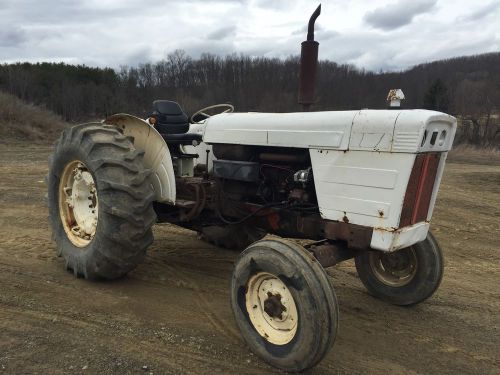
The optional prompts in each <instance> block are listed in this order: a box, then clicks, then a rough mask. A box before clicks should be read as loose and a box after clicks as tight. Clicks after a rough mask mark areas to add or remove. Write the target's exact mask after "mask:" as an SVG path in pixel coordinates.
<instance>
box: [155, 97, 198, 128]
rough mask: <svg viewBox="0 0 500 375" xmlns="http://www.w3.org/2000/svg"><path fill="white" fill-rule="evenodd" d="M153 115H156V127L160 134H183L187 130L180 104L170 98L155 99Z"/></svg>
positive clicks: (186, 119)
mask: <svg viewBox="0 0 500 375" xmlns="http://www.w3.org/2000/svg"><path fill="white" fill-rule="evenodd" d="M153 116H155V117H156V120H157V122H156V125H155V127H156V129H157V130H158V132H160V134H183V133H186V132H187V131H188V130H189V121H188V117H187V115H186V114H185V113H184V112H183V111H182V108H181V106H180V105H179V104H178V103H176V102H173V101H171V100H155V101H154V102H153Z"/></svg>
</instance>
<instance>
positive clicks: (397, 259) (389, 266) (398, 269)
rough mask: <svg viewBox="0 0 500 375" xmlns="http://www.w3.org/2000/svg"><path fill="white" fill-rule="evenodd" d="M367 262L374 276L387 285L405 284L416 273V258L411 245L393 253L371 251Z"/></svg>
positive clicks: (400, 285)
mask: <svg viewBox="0 0 500 375" xmlns="http://www.w3.org/2000/svg"><path fill="white" fill-rule="evenodd" d="M369 262H370V267H371V269H372V271H373V273H374V275H375V277H376V278H377V279H378V280H379V281H380V282H382V283H383V284H385V285H388V286H392V287H402V286H405V285H407V284H409V283H410V282H411V281H412V280H413V278H414V277H415V275H416V274H417V268H418V260H417V255H416V253H415V249H414V248H413V247H412V246H411V247H408V248H405V249H402V250H399V251H396V252H394V253H383V252H380V251H371V252H370V256H369Z"/></svg>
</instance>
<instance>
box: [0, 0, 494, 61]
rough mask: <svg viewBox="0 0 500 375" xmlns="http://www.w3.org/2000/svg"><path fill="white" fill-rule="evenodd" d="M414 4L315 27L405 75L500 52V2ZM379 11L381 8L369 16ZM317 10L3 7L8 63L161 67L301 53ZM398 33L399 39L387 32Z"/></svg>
mask: <svg viewBox="0 0 500 375" xmlns="http://www.w3.org/2000/svg"><path fill="white" fill-rule="evenodd" d="M394 1H396V3H393V4H392V5H390V6H387V7H384V6H383V4H387V3H389V2H394ZM413 1H414V2H418V4H416V5H415V4H414V3H413V2H410V0H406V1H402V0H400V1H397V0H357V1H355V2H349V3H346V2H345V1H342V0H329V1H328V3H324V4H323V8H322V14H321V16H320V18H319V19H318V22H317V23H316V40H318V41H319V42H320V47H319V57H320V59H323V60H325V59H329V60H333V61H336V62H338V63H348V64H354V65H356V66H358V67H360V68H365V69H370V70H375V71H378V70H381V69H382V70H400V69H404V68H407V67H409V66H412V65H415V64H418V63H421V62H426V61H432V60H435V59H441V58H449V57H453V56H460V55H467V54H477V53H483V52H492V51H499V50H500V40H499V39H500V23H498V22H495V17H496V16H498V7H497V5H498V4H499V3H500V0H488V1H493V2H491V3H485V4H481V5H475V6H474V5H472V2H468V1H467V0H439V4H438V5H439V6H436V5H435V4H436V1H431V0H423V1H418V0H413ZM371 4H375V5H372V7H373V8H374V10H372V11H371V12H370V13H368V14H366V15H365V16H363V14H364V13H363V12H364V11H365V9H370V8H369V6H370V5H371ZM316 5H317V4H316V3H311V1H310V0H293V1H292V0H286V1H284V0H283V1H281V0H280V1H278V2H276V3H275V2H274V1H270V0H269V2H266V1H265V0H185V1H182V2H181V1H175V0H164V1H161V2H158V1H157V0H127V1H123V0H106V1H102V0H79V1H75V0H43V1H40V0H0V20H2V22H1V23H0V63H3V62H16V61H30V62H36V61H64V62H67V63H72V64H87V65H90V66H101V67H102V66H111V67H114V68H118V67H119V66H120V65H125V64H127V65H138V64H140V63H146V62H156V61H159V60H161V59H164V58H165V57H166V56H167V55H168V54H169V53H170V52H172V51H174V50H176V49H183V50H185V51H186V52H187V53H188V54H189V55H190V56H192V57H194V58H197V57H199V56H200V54H201V53H203V52H208V53H212V54H217V55H220V56H225V55H227V54H233V53H236V54H240V53H242V54H246V55H250V56H256V57H257V56H266V57H278V58H287V57H289V56H291V55H294V56H297V55H298V54H299V53H300V42H302V41H303V40H304V39H305V37H306V34H307V20H308V19H309V16H310V14H311V12H312V11H313V10H314V8H315V7H316ZM428 11H430V13H428V14H426V16H425V17H418V18H415V16H416V15H421V14H423V13H425V12H428ZM464 15H465V16H464ZM367 24H369V25H372V26H373V27H374V28H376V29H379V30H376V29H374V28H372V27H367V26H366V25H367ZM402 25H406V26H405V27H401V26H402ZM398 27H399V28H398ZM394 28H398V32H397V33H388V32H381V31H380V30H382V31H384V30H393V29H394Z"/></svg>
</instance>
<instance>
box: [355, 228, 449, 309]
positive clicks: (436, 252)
mask: <svg viewBox="0 0 500 375" xmlns="http://www.w3.org/2000/svg"><path fill="white" fill-rule="evenodd" d="M355 263H356V270H357V271H358V275H359V278H360V279H361V281H362V282H363V285H364V286H365V287H366V289H367V290H368V292H369V293H370V294H372V295H373V296H374V297H377V298H379V299H381V300H383V301H387V302H389V303H392V304H394V305H400V306H409V305H415V304H417V303H420V302H422V301H424V300H426V299H427V298H429V297H430V296H432V295H433V294H434V292H435V291H436V290H437V289H438V287H439V285H440V284H441V280H442V278H443V270H444V262H443V254H442V252H441V248H440V247H439V244H438V243H437V241H436V239H435V238H434V236H433V235H432V233H431V232H429V233H428V235H427V238H426V239H425V240H423V241H422V242H419V243H417V244H415V245H413V246H410V247H407V248H405V249H401V250H398V251H396V252H394V253H383V252H381V251H364V252H362V253H361V254H360V255H359V256H357V257H356V258H355Z"/></svg>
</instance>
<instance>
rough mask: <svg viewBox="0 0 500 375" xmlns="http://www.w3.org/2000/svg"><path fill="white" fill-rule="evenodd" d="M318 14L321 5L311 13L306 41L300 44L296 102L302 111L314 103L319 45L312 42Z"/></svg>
mask: <svg viewBox="0 0 500 375" xmlns="http://www.w3.org/2000/svg"><path fill="white" fill-rule="evenodd" d="M320 14H321V4H320V5H319V6H318V7H317V8H316V10H315V11H314V12H313V14H312V15H311V18H309V23H308V25H307V39H306V40H304V41H303V42H302V43H301V50H300V73H299V97H298V102H299V104H302V106H303V108H304V111H308V110H309V107H310V106H311V104H313V103H314V102H315V96H314V91H315V85H316V69H317V65H318V46H319V43H318V42H317V41H315V40H314V23H315V22H316V19H317V18H318V17H319V15H320Z"/></svg>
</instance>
